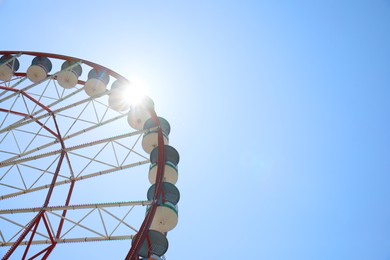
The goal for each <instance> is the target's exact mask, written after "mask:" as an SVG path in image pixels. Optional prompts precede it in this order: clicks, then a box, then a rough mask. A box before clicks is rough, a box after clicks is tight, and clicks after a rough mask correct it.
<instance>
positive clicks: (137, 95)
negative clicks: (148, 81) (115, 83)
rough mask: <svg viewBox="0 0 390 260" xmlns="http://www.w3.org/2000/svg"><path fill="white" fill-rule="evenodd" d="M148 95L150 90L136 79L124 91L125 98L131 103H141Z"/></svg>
mask: <svg viewBox="0 0 390 260" xmlns="http://www.w3.org/2000/svg"><path fill="white" fill-rule="evenodd" d="M147 95H148V91H147V88H146V87H145V85H144V84H140V83H139V82H134V81H132V83H130V84H129V85H128V86H127V88H126V91H125V93H124V96H125V99H126V100H127V102H128V103H129V104H131V105H139V104H140V103H141V102H142V101H143V100H144V97H145V96H147Z"/></svg>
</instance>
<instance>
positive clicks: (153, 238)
mask: <svg viewBox="0 0 390 260" xmlns="http://www.w3.org/2000/svg"><path fill="white" fill-rule="evenodd" d="M136 236H137V235H136ZM133 241H134V240H133ZM167 250H168V239H167V237H166V236H165V235H164V234H163V233H161V232H159V231H156V230H151V229H150V230H148V233H147V235H146V239H145V240H144V242H143V243H142V245H141V247H140V249H139V252H138V255H139V256H141V257H149V256H151V255H156V256H159V257H161V256H162V255H164V254H165V253H166V252H167ZM156 259H158V258H156Z"/></svg>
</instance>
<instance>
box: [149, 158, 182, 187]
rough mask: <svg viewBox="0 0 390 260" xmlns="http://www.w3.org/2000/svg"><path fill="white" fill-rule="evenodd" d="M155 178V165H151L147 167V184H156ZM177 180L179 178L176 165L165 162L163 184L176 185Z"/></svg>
mask: <svg viewBox="0 0 390 260" xmlns="http://www.w3.org/2000/svg"><path fill="white" fill-rule="evenodd" d="M156 176H157V163H153V164H151V165H150V166H149V175H148V177H149V182H150V183H151V184H154V183H156ZM178 178H179V173H178V169H177V165H175V164H173V163H171V162H168V161H167V162H165V166H164V176H163V182H169V183H172V184H176V182H177V180H178Z"/></svg>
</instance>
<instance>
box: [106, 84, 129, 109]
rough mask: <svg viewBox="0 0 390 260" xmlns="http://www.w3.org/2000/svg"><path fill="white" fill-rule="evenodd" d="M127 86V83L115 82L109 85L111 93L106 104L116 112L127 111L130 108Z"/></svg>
mask: <svg viewBox="0 0 390 260" xmlns="http://www.w3.org/2000/svg"><path fill="white" fill-rule="evenodd" d="M127 95H129V85H128V83H127V82H124V81H121V80H116V81H115V82H114V83H112V85H111V93H110V95H109V96H108V104H109V105H110V107H111V108H112V109H114V110H115V111H118V112H122V111H127V110H129V108H130V102H129V98H128V97H127Z"/></svg>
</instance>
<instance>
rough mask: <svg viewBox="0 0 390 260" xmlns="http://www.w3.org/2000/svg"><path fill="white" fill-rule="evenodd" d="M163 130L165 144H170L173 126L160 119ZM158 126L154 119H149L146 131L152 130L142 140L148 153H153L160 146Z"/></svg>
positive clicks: (145, 127) (143, 146)
mask: <svg viewBox="0 0 390 260" xmlns="http://www.w3.org/2000/svg"><path fill="white" fill-rule="evenodd" d="M158 120H159V123H160V126H161V130H162V133H163V140H164V144H169V133H170V131H171V126H170V125H169V123H168V121H167V120H165V119H164V118H162V117H158ZM156 126H157V124H156V122H154V121H153V119H152V118H149V119H148V120H147V121H146V122H145V125H144V130H148V129H152V130H150V131H147V132H146V133H145V134H144V136H143V138H142V148H143V149H144V151H145V152H146V153H149V154H150V153H151V152H152V150H153V149H154V148H156V147H157V146H158V129H154V128H156Z"/></svg>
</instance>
